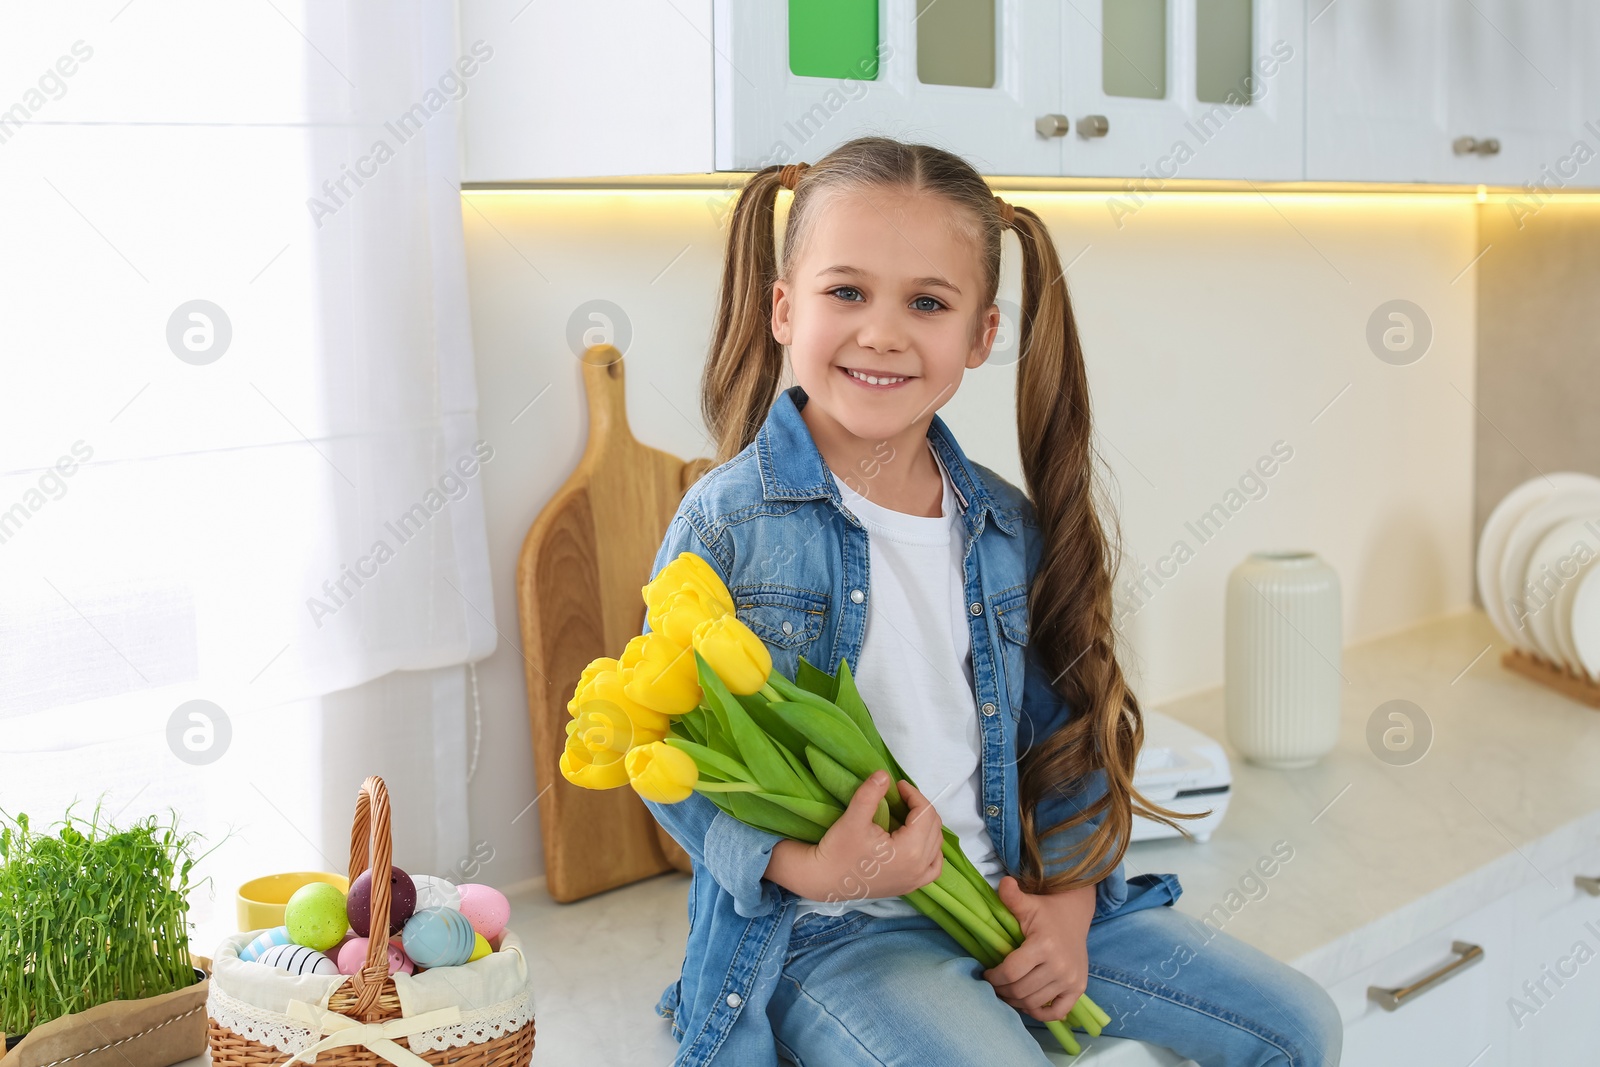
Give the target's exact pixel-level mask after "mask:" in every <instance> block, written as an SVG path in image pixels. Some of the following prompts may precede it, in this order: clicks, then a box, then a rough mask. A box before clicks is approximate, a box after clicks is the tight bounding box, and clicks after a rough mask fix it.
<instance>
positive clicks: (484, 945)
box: [467, 934, 494, 963]
mask: <svg viewBox="0 0 1600 1067" xmlns="http://www.w3.org/2000/svg"><path fill="white" fill-rule="evenodd" d="M472 936H473V942H472V955H470V956H468V957H467V962H468V963H471V962H472V961H473V960H481V959H483V957H485V956H487V955H488V954H489V953H491V952H493V951H494V950H493V949H491V948H490V947H489V942H488V940H486V939H485V938H484V936H483V935H482V934H473V935H472Z"/></svg>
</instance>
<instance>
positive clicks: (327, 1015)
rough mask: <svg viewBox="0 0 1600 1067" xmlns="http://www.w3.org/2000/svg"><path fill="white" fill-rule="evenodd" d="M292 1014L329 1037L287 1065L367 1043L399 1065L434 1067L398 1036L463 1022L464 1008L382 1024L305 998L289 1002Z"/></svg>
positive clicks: (435, 1011) (293, 1058) (301, 1051)
mask: <svg viewBox="0 0 1600 1067" xmlns="http://www.w3.org/2000/svg"><path fill="white" fill-rule="evenodd" d="M289 1014H290V1015H292V1016H294V1017H295V1018H296V1019H299V1020H301V1021H302V1022H305V1023H307V1024H309V1025H310V1026H311V1028H312V1030H313V1031H314V1032H315V1033H319V1034H325V1035H327V1036H325V1037H324V1038H323V1039H322V1040H321V1041H318V1042H317V1043H316V1044H314V1045H312V1046H310V1047H309V1048H305V1049H302V1050H300V1051H299V1052H297V1053H295V1054H294V1055H293V1056H291V1057H289V1059H288V1060H287V1061H285V1063H284V1067H288V1065H289V1064H291V1063H294V1062H295V1061H296V1060H299V1059H306V1060H307V1062H310V1061H311V1060H314V1059H316V1056H317V1053H319V1052H322V1051H323V1050H325V1049H330V1048H334V1047H336V1046H339V1045H361V1046H364V1047H365V1048H369V1049H371V1050H372V1051H373V1052H376V1053H377V1054H378V1055H380V1056H382V1057H383V1058H384V1059H386V1060H388V1061H389V1062H390V1063H393V1064H395V1065H396V1067H432V1065H431V1064H430V1063H428V1061H427V1060H425V1059H423V1058H422V1057H421V1056H418V1055H417V1054H416V1053H415V1052H412V1051H411V1050H410V1049H408V1048H403V1047H402V1046H400V1045H397V1044H396V1043H395V1040H394V1039H395V1038H397V1037H410V1036H411V1035H412V1034H420V1033H421V1032H422V1031H424V1030H433V1029H435V1028H437V1027H440V1026H452V1025H454V1024H455V1023H458V1022H460V1021H461V1009H460V1008H458V1007H456V1006H455V1005H453V1004H452V1005H451V1006H450V1007H448V1008H436V1009H434V1010H433V1011H426V1012H423V1013H422V1014H421V1015H412V1016H402V1017H401V1018H399V1019H390V1020H388V1021H386V1022H381V1023H363V1022H357V1021H356V1020H355V1019H352V1018H350V1017H349V1016H348V1015H340V1014H339V1013H338V1012H336V1011H325V1010H318V1009H317V1008H315V1007H313V1006H312V1005H310V1004H308V1003H306V1002H305V1001H303V1000H291V1001H289Z"/></svg>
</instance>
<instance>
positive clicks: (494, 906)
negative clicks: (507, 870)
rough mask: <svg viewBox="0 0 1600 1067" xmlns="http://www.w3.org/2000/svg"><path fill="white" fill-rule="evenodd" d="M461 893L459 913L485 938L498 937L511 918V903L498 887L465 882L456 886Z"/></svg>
mask: <svg viewBox="0 0 1600 1067" xmlns="http://www.w3.org/2000/svg"><path fill="white" fill-rule="evenodd" d="M457 888H458V889H459V891H460V893H461V908H460V911H461V914H463V915H465V916H466V917H467V921H468V922H470V923H471V924H472V928H473V929H474V930H476V931H478V933H480V934H482V935H483V936H484V939H485V940H487V939H489V938H493V937H499V936H500V933H501V931H503V930H504V929H505V928H506V923H507V922H508V921H510V919H511V903H510V901H508V900H506V895H505V894H504V893H502V892H500V890H498V889H494V888H492V887H490V886H486V885H477V884H476V883H473V882H467V883H466V884H464V885H461V886H458V887H457Z"/></svg>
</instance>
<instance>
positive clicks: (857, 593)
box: [850, 589, 867, 604]
mask: <svg viewBox="0 0 1600 1067" xmlns="http://www.w3.org/2000/svg"><path fill="white" fill-rule="evenodd" d="M850 599H851V600H852V601H854V602H855V603H857V604H859V603H861V602H862V601H863V600H865V599H867V594H865V593H863V592H862V591H861V590H859V589H852V590H850Z"/></svg>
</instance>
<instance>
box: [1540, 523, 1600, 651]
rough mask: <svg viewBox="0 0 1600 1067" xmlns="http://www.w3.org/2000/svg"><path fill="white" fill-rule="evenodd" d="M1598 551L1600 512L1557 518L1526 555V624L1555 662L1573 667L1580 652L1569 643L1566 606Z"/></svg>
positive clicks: (1599, 547)
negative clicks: (1558, 519) (1528, 591)
mask: <svg viewBox="0 0 1600 1067" xmlns="http://www.w3.org/2000/svg"><path fill="white" fill-rule="evenodd" d="M1597 555H1600V511H1591V512H1588V513H1586V514H1583V515H1579V516H1577V517H1576V518H1571V519H1567V520H1565V521H1564V522H1558V523H1556V524H1555V525H1554V526H1552V527H1550V529H1548V530H1546V531H1545V534H1544V536H1543V537H1541V538H1539V542H1538V544H1536V545H1535V546H1534V548H1533V553H1532V555H1530V556H1529V557H1528V571H1527V576H1526V578H1525V580H1524V584H1525V586H1531V587H1532V588H1533V590H1534V592H1533V593H1532V594H1530V595H1529V596H1528V597H1527V610H1528V615H1527V617H1526V622H1527V628H1528V629H1530V630H1532V632H1533V643H1534V644H1535V645H1536V646H1537V647H1538V648H1539V651H1540V652H1542V653H1543V654H1544V657H1545V658H1546V659H1548V660H1549V661H1550V662H1552V663H1556V664H1563V665H1566V666H1569V667H1571V668H1572V669H1573V670H1575V671H1579V672H1581V671H1582V668H1581V667H1580V666H1579V665H1578V654H1577V652H1576V650H1574V649H1573V647H1572V643H1571V628H1570V627H1569V626H1567V625H1565V623H1566V622H1567V620H1566V619H1565V618H1563V616H1562V611H1563V609H1565V610H1567V611H1570V610H1571V609H1572V604H1571V593H1572V591H1573V588H1574V587H1575V586H1576V585H1577V583H1578V579H1579V578H1580V577H1582V573H1583V569H1584V568H1585V567H1586V566H1588V565H1589V564H1590V563H1593V562H1594V560H1595V558H1596V556H1597Z"/></svg>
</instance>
